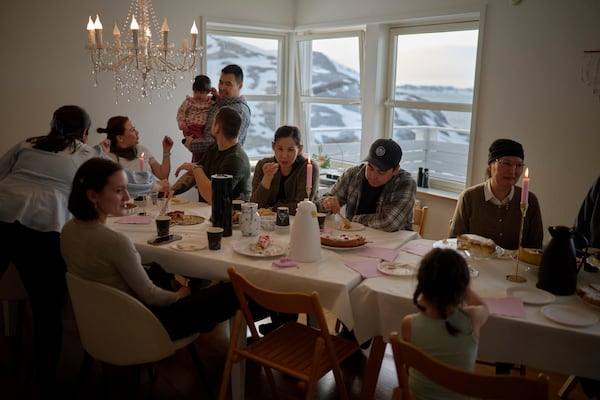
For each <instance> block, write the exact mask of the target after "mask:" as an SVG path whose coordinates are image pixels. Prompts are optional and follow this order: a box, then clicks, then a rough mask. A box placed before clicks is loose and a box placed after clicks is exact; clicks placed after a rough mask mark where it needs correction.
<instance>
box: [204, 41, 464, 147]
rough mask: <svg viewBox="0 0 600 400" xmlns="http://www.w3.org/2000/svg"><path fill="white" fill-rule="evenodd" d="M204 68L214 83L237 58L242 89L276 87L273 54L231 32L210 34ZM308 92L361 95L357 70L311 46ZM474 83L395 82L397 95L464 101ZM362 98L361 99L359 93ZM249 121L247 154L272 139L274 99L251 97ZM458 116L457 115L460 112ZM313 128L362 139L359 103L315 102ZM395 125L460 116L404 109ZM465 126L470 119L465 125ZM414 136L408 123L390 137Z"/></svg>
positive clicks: (327, 138) (324, 137)
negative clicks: (459, 85)
mask: <svg viewBox="0 0 600 400" xmlns="http://www.w3.org/2000/svg"><path fill="white" fill-rule="evenodd" d="M206 53H207V71H208V76H209V77H210V78H211V79H212V80H213V86H217V84H218V81H217V79H218V77H219V75H220V70H221V68H222V67H223V66H224V65H227V64H238V65H240V66H241V67H242V68H243V70H244V87H243V89H242V94H243V95H246V96H248V95H254V94H256V95H265V94H276V92H277V79H278V78H277V61H278V60H277V54H276V53H275V52H274V51H265V50H263V49H261V48H258V47H255V46H252V45H249V44H247V43H242V42H239V41H237V40H235V39H232V38H231V37H227V36H221V35H208V37H207V51H206ZM312 78H313V82H312V94H314V95H315V96H319V97H345V98H359V97H360V85H359V75H358V72H357V71H355V70H352V69H349V68H347V67H345V66H343V65H341V64H339V63H336V62H335V61H333V60H331V59H330V58H329V57H327V56H326V55H324V54H322V53H318V52H315V53H314V59H313V75H312ZM472 96H473V91H472V89H457V88H454V87H447V86H444V87H440V86H413V85H404V86H398V87H397V88H396V98H397V99H404V100H409V99H410V100H417V101H424V100H429V101H444V102H453V101H458V102H461V101H466V102H470V101H471V100H472ZM363 100H365V99H363ZM250 106H251V109H252V121H251V124H250V128H249V130H248V136H247V139H246V143H245V145H244V147H245V148H246V149H247V151H248V154H249V156H260V155H261V154H270V153H271V152H272V150H271V140H272V138H273V133H274V129H276V128H277V126H275V125H276V114H275V109H274V107H273V103H272V102H266V101H263V102H251V103H250ZM460 117H461V116H457V117H456V118H460ZM311 120H312V122H313V126H312V127H313V128H327V127H340V126H342V127H358V129H356V130H352V129H349V130H343V131H334V132H323V131H318V130H317V131H315V134H314V137H313V141H314V142H315V144H326V145H327V144H335V143H352V142H359V141H360V129H359V128H360V126H361V115H360V107H356V106H348V107H345V106H339V105H330V104H319V105H315V106H313V107H312V115H311ZM394 122H395V126H399V125H431V126H436V127H445V126H448V127H450V126H455V127H456V126H460V124H461V122H464V121H459V120H456V121H448V119H447V117H446V115H445V114H444V113H441V112H437V111H430V110H416V109H405V110H398V111H396V113H395V116H394ZM466 126H468V124H467V125H466ZM414 137H415V132H414V131H413V130H411V129H407V128H403V129H397V130H396V131H395V132H394V138H395V139H397V140H410V139H412V138H414ZM438 140H443V141H452V142H458V143H468V140H469V139H468V135H466V134H459V133H456V132H454V131H440V133H439V137H438Z"/></svg>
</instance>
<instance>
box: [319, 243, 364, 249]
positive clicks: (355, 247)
mask: <svg viewBox="0 0 600 400" xmlns="http://www.w3.org/2000/svg"><path fill="white" fill-rule="evenodd" d="M366 245H367V243H366V242H365V243H363V244H361V245H359V246H354V247H336V246H326V245H324V244H322V245H321V247H322V248H324V249H329V250H335V251H350V250H356V249H362V248H363V247H365V246H366Z"/></svg>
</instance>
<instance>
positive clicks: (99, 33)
mask: <svg viewBox="0 0 600 400" xmlns="http://www.w3.org/2000/svg"><path fill="white" fill-rule="evenodd" d="M94 32H95V39H96V48H97V49H101V48H102V47H103V46H102V22H100V17H99V16H98V14H96V22H94Z"/></svg>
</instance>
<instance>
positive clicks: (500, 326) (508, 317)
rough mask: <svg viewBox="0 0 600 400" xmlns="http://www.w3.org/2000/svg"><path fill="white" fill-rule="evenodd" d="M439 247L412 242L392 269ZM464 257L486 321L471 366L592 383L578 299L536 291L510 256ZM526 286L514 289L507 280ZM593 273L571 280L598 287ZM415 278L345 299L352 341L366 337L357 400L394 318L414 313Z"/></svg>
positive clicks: (369, 388) (599, 365)
mask: <svg viewBox="0 0 600 400" xmlns="http://www.w3.org/2000/svg"><path fill="white" fill-rule="evenodd" d="M434 246H435V247H449V245H448V244H447V240H439V241H434V240H427V239H417V240H412V241H410V242H407V243H405V244H404V245H402V246H400V248H399V251H400V253H399V256H398V257H397V259H396V261H395V262H396V263H398V264H399V265H406V266H411V265H412V266H418V264H419V262H420V260H421V258H422V257H423V255H424V254H426V252H428V251H430V250H431V249H432V248H433V247H434ZM501 250H502V252H501V253H502V254H494V255H493V256H491V257H486V258H476V257H467V261H468V264H469V269H470V272H471V286H472V288H473V290H474V291H475V292H476V293H478V294H479V295H480V296H481V297H482V298H483V299H484V301H485V302H486V304H487V305H488V307H489V309H490V317H489V319H488V321H487V322H486V323H485V325H484V326H483V327H482V329H481V332H480V338H479V350H478V359H479V360H485V361H490V362H508V363H517V364H522V365H525V366H531V367H535V368H540V369H543V370H548V371H556V372H559V373H564V374H567V375H577V376H584V377H588V378H593V379H600V322H598V318H599V317H600V308H598V307H595V306H592V305H591V304H589V303H587V302H584V301H583V300H582V299H580V298H579V296H578V295H576V294H573V295H569V296H557V295H553V294H551V293H548V292H546V291H540V289H538V288H536V283H537V275H538V269H539V266H534V265H530V264H527V263H524V262H522V261H521V262H519V269H518V271H517V260H516V259H515V255H514V254H513V252H510V251H504V250H503V249H501ZM517 272H518V275H519V276H522V277H524V278H525V279H526V281H525V282H522V283H515V282H512V281H510V280H508V279H507V275H516V274H517ZM599 275H600V274H599V273H593V272H587V271H584V269H583V268H582V269H581V270H580V272H579V274H578V285H579V286H583V285H588V284H600V276H599ZM416 284H417V280H416V275H415V274H410V273H406V274H402V275H385V276H379V277H372V278H369V279H364V280H362V281H361V283H360V284H358V285H357V286H356V287H354V288H353V289H352V291H351V292H350V301H351V308H352V311H353V312H354V333H355V335H356V337H357V339H358V341H359V342H363V341H365V340H368V339H369V338H373V342H372V345H371V348H370V352H369V359H368V361H367V363H368V364H367V369H366V371H367V374H366V376H365V379H364V382H363V388H362V390H361V396H360V398H361V399H371V398H373V394H374V392H375V386H376V384H377V379H378V377H379V372H380V368H381V363H382V360H383V357H384V353H385V347H386V342H387V341H388V337H389V335H390V333H391V332H400V324H401V321H402V318H403V317H404V316H405V315H407V314H412V313H416V312H418V311H419V310H418V309H417V308H416V306H415V305H414V303H413V293H414V291H415V288H416Z"/></svg>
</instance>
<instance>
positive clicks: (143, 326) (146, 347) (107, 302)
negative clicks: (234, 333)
mask: <svg viewBox="0 0 600 400" xmlns="http://www.w3.org/2000/svg"><path fill="white" fill-rule="evenodd" d="M66 278H67V287H68V288H69V295H70V297H71V303H72V305H73V311H74V313H75V321H76V324H77V328H78V330H79V336H80V338H81V344H82V346H83V349H84V351H85V354H86V359H85V360H84V366H83V368H82V370H83V371H85V369H86V368H87V367H89V364H91V362H92V361H93V359H95V360H98V361H101V362H103V363H107V364H112V365H120V366H138V365H144V364H151V363H154V362H158V361H160V360H163V359H165V358H167V357H169V356H171V355H173V354H174V353H175V351H177V350H179V349H181V348H183V347H187V348H188V350H189V352H190V355H191V356H192V358H193V359H194V362H195V363H196V366H197V367H198V369H199V372H200V374H201V377H202V379H203V380H204V383H205V385H206V387H207V389H208V391H209V393H210V395H211V398H214V394H213V392H212V390H211V386H210V384H209V382H208V380H207V379H206V376H205V375H204V371H203V368H202V364H201V362H200V358H199V357H198V354H197V352H196V348H195V346H194V341H195V340H196V338H198V336H199V334H197V333H196V334H193V335H191V336H188V337H185V338H182V339H179V340H171V338H170V337H169V334H168V333H167V331H166V329H165V328H164V326H163V325H162V323H161V322H160V321H159V320H158V318H157V317H156V316H155V315H154V314H153V313H152V312H151V311H150V310H149V309H148V308H147V307H146V306H145V305H144V304H143V303H142V302H141V301H139V300H138V299H136V298H135V297H133V296H131V295H129V294H128V293H125V292H123V291H121V290H118V289H116V288H113V287H111V286H108V285H104V284H102V283H98V282H94V281H90V280H87V279H83V278H81V277H78V276H76V275H74V274H72V273H70V272H67V274H66ZM90 356H91V357H92V358H90Z"/></svg>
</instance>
